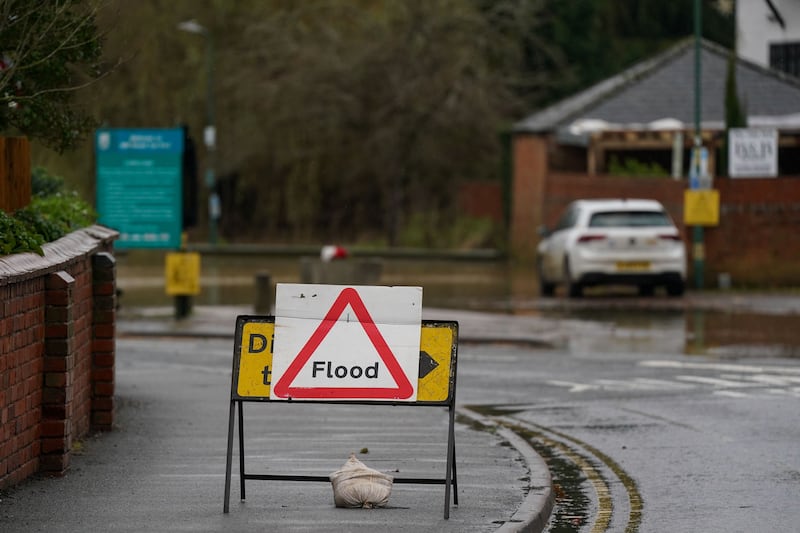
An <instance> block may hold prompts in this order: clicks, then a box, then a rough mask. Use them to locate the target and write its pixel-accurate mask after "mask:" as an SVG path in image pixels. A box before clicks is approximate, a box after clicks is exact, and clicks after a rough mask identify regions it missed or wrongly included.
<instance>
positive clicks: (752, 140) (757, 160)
mask: <svg viewBox="0 0 800 533" xmlns="http://www.w3.org/2000/svg"><path fill="white" fill-rule="evenodd" d="M728 175H729V176H730V177H732V178H774V177H775V176H777V175H778V130H776V129H767V128H731V129H730V130H728Z"/></svg>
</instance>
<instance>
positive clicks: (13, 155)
mask: <svg viewBox="0 0 800 533" xmlns="http://www.w3.org/2000/svg"><path fill="white" fill-rule="evenodd" d="M29 203H31V148H30V143H29V142H28V139H27V138H26V137H0V209H2V210H3V211H6V212H7V213H13V212H14V211H16V210H17V209H21V208H23V207H25V206H27V205H28V204H29Z"/></svg>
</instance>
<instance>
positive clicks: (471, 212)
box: [458, 181, 503, 224]
mask: <svg viewBox="0 0 800 533" xmlns="http://www.w3.org/2000/svg"><path fill="white" fill-rule="evenodd" d="M458 206H459V209H460V211H461V212H462V213H464V214H465V215H468V216H470V217H475V218H488V219H490V220H492V221H493V222H496V223H498V224H502V223H503V196H502V189H501V186H500V183H498V182H495V181H469V182H466V183H463V184H462V185H461V187H460V188H459V190H458Z"/></svg>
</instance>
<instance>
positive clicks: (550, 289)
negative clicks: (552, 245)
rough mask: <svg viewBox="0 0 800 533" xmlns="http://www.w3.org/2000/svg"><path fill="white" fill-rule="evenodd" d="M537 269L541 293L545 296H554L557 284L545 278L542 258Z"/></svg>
mask: <svg viewBox="0 0 800 533" xmlns="http://www.w3.org/2000/svg"><path fill="white" fill-rule="evenodd" d="M537 271H538V274H539V294H540V295H542V296H545V297H550V296H554V295H555V294H556V284H555V283H552V282H550V281H547V280H546V279H544V272H543V271H542V263H541V260H539V263H538V265H537Z"/></svg>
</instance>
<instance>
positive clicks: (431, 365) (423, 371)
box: [419, 350, 439, 379]
mask: <svg viewBox="0 0 800 533" xmlns="http://www.w3.org/2000/svg"><path fill="white" fill-rule="evenodd" d="M437 366H439V363H438V362H436V360H435V359H434V358H433V357H431V356H430V355H428V352H426V351H424V350H420V351H419V379H422V378H424V377H425V376H427V375H428V374H430V373H431V372H433V370H434V369H435V368H436V367H437Z"/></svg>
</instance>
